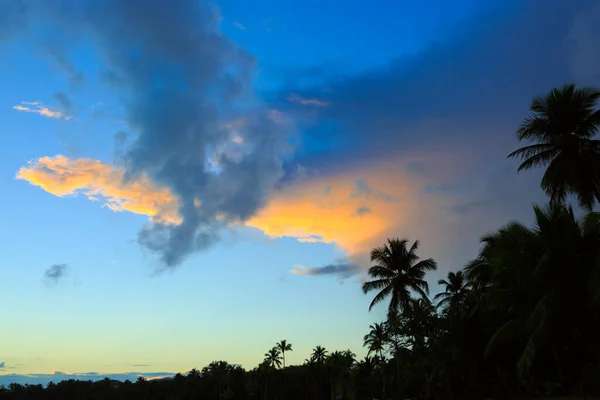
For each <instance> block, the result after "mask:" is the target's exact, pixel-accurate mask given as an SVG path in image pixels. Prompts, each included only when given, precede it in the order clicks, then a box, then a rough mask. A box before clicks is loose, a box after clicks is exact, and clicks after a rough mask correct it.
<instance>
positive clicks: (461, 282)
mask: <svg viewBox="0 0 600 400" xmlns="http://www.w3.org/2000/svg"><path fill="white" fill-rule="evenodd" d="M438 284H439V285H444V286H445V287H446V288H445V290H444V291H443V292H442V293H438V294H436V295H435V297H434V298H433V299H434V301H436V302H437V306H438V307H450V308H452V309H455V307H456V306H458V305H460V304H461V303H462V302H463V301H464V300H465V298H466V297H467V295H468V294H469V292H470V291H471V284H470V282H469V281H468V280H467V279H466V277H465V274H464V273H463V272H462V271H458V272H448V279H447V280H446V279H440V280H439V281H438Z"/></svg>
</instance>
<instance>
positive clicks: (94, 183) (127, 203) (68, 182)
mask: <svg viewBox="0 0 600 400" xmlns="http://www.w3.org/2000/svg"><path fill="white" fill-rule="evenodd" d="M17 179H23V180H25V181H27V182H29V183H31V184H32V185H35V186H39V187H41V188H42V189H44V190H45V191H46V192H48V193H51V194H53V195H55V196H58V197H64V196H73V195H76V194H79V193H81V194H83V195H85V196H87V198H88V199H90V200H95V201H102V202H104V204H103V206H106V207H108V208H109V209H111V210H113V211H129V212H132V213H134V214H142V215H147V216H149V217H150V218H151V219H152V220H153V221H155V222H163V223H179V222H180V221H181V218H180V217H179V215H178V202H177V199H176V198H175V197H174V196H173V195H172V194H171V193H170V192H169V191H168V190H167V189H164V188H159V187H158V186H156V185H155V184H153V183H152V182H150V180H149V179H148V178H146V177H142V178H140V179H136V180H132V181H127V182H125V181H124V180H123V170H121V169H119V168H115V167H111V166H110V165H107V164H104V163H102V162H100V161H98V160H91V159H86V158H78V159H74V160H71V159H68V158H67V157H64V156H61V155H58V156H56V157H42V158H40V159H39V160H37V161H34V162H31V163H29V165H28V166H26V167H23V168H21V169H20V170H19V171H18V172H17Z"/></svg>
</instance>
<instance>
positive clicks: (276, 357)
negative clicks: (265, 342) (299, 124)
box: [264, 347, 281, 368]
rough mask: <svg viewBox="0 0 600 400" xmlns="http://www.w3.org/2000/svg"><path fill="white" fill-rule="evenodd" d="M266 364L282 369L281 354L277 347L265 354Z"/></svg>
mask: <svg viewBox="0 0 600 400" xmlns="http://www.w3.org/2000/svg"><path fill="white" fill-rule="evenodd" d="M264 361H265V363H267V365H269V366H270V367H274V368H280V367H281V352H280V351H279V349H278V348H277V347H273V348H272V349H271V350H269V351H268V352H266V353H265V359H264Z"/></svg>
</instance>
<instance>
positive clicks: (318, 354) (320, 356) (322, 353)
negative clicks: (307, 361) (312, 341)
mask: <svg viewBox="0 0 600 400" xmlns="http://www.w3.org/2000/svg"><path fill="white" fill-rule="evenodd" d="M326 357H327V350H325V347H323V346H317V347H315V348H314V349H313V352H312V354H311V356H310V358H311V360H313V361H316V362H318V363H323V362H325V358H326Z"/></svg>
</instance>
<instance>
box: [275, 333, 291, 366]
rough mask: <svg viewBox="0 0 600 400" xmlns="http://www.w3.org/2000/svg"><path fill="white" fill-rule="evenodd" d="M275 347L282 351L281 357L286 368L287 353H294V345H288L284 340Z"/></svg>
mask: <svg viewBox="0 0 600 400" xmlns="http://www.w3.org/2000/svg"><path fill="white" fill-rule="evenodd" d="M275 347H277V349H279V351H281V356H282V357H283V368H285V352H286V351H293V350H292V344H291V343H288V342H287V341H286V340H282V341H281V342H279V343H277V345H276V346H275Z"/></svg>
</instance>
